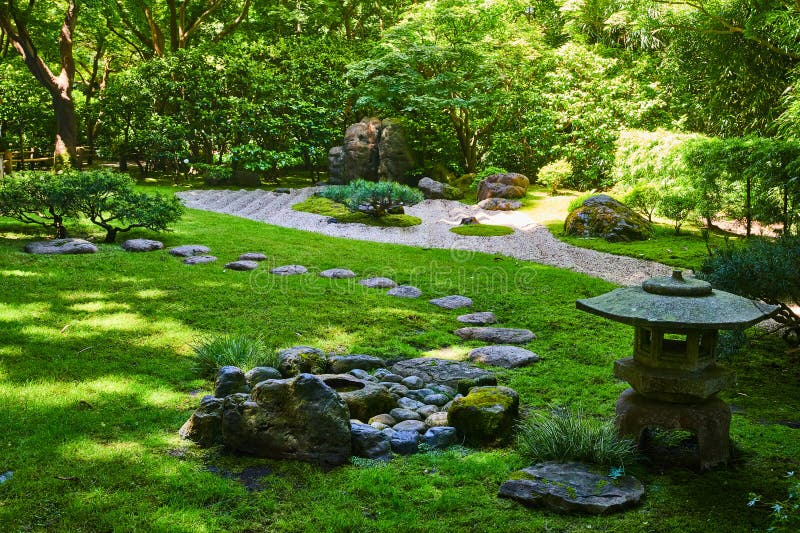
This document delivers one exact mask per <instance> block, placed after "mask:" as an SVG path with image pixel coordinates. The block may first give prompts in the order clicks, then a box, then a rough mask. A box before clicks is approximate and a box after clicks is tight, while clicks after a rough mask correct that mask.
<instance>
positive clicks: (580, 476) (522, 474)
mask: <svg viewBox="0 0 800 533" xmlns="http://www.w3.org/2000/svg"><path fill="white" fill-rule="evenodd" d="M514 477H515V479H511V480H509V481H506V482H505V483H503V484H502V485H501V486H500V490H499V492H498V496H500V497H501V498H511V499H513V500H516V501H518V502H520V503H522V504H524V505H527V506H533V507H546V508H548V509H553V510H555V511H558V512H562V513H588V514H597V515H606V514H611V513H616V512H619V511H623V510H625V509H628V508H630V507H633V506H635V505H638V504H639V502H640V501H641V499H642V496H644V486H643V485H642V483H641V482H640V481H639V480H638V479H636V478H635V477H633V476H623V477H621V478H618V479H611V478H609V477H608V476H605V475H602V474H600V473H598V472H596V471H594V469H593V467H591V466H589V465H585V464H581V463H556V462H547V463H541V464H538V465H534V466H532V467H529V468H525V469H523V470H521V471H519V472H517V473H516V474H515V476H514Z"/></svg>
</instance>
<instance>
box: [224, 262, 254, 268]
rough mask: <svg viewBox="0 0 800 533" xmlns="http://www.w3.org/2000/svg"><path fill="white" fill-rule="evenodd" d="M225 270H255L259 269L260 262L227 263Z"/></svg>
mask: <svg viewBox="0 0 800 533" xmlns="http://www.w3.org/2000/svg"><path fill="white" fill-rule="evenodd" d="M225 268H227V269H228V270H255V269H257V268H258V261H233V262H232V263H226V264H225Z"/></svg>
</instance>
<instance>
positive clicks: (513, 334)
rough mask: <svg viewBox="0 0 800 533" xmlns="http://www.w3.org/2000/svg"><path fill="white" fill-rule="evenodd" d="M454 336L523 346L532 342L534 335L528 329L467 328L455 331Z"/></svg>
mask: <svg viewBox="0 0 800 533" xmlns="http://www.w3.org/2000/svg"><path fill="white" fill-rule="evenodd" d="M454 333H455V334H456V335H458V336H459V337H461V338H462V339H465V340H470V339H474V340H479V341H484V342H493V343H497V344H523V343H526V342H529V341H532V340H533V339H535V338H536V335H534V334H533V332H532V331H530V330H528V329H514V328H487V327H468V328H461V329H457V330H456V331H455V332H454Z"/></svg>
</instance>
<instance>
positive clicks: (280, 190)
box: [272, 187, 292, 194]
mask: <svg viewBox="0 0 800 533" xmlns="http://www.w3.org/2000/svg"><path fill="white" fill-rule="evenodd" d="M272 192H273V193H275V194H292V189H290V188H289V187H275V188H274V189H272Z"/></svg>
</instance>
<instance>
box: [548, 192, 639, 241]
mask: <svg viewBox="0 0 800 533" xmlns="http://www.w3.org/2000/svg"><path fill="white" fill-rule="evenodd" d="M564 232H565V233H566V234H567V235H575V236H578V237H602V238H603V239H605V240H607V241H609V242H629V241H643V240H647V239H648V238H649V237H650V234H651V228H650V223H649V222H647V220H645V219H644V217H642V216H641V215H639V214H638V213H636V212H635V211H634V210H632V209H631V208H629V207H627V206H625V205H623V204H621V203H620V202H618V201H616V200H614V199H613V198H611V197H610V196H608V195H605V194H598V195H597V196H592V197H591V198H587V199H586V200H584V202H583V204H582V205H581V206H580V207H579V208H578V209H576V210H574V211H573V212H572V213H570V214H569V215H567V219H566V220H565V221H564Z"/></svg>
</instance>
